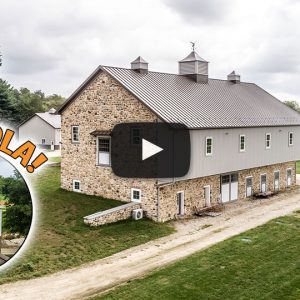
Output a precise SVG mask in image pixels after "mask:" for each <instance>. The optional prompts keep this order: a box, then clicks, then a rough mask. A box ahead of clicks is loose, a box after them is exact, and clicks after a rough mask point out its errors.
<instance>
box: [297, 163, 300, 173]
mask: <svg viewBox="0 0 300 300" xmlns="http://www.w3.org/2000/svg"><path fill="white" fill-rule="evenodd" d="M296 173H297V174H300V161H297V164H296Z"/></svg>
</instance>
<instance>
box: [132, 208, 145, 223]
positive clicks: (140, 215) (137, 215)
mask: <svg viewBox="0 0 300 300" xmlns="http://www.w3.org/2000/svg"><path fill="white" fill-rule="evenodd" d="M132 218H133V219H134V220H140V219H142V218H143V210H142V209H141V208H138V209H134V210H133V211H132Z"/></svg>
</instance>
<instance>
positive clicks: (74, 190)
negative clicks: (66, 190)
mask: <svg viewBox="0 0 300 300" xmlns="http://www.w3.org/2000/svg"><path fill="white" fill-rule="evenodd" d="M75 183H79V189H76V188H75ZM73 192H77V193H80V192H81V182H80V180H76V179H74V180H73Z"/></svg>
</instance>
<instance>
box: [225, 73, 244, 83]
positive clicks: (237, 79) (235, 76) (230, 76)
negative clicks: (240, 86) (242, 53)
mask: <svg viewBox="0 0 300 300" xmlns="http://www.w3.org/2000/svg"><path fill="white" fill-rule="evenodd" d="M227 80H228V81H230V82H232V83H240V82H241V76H240V75H239V74H237V73H235V71H232V72H231V73H230V74H228V75H227Z"/></svg>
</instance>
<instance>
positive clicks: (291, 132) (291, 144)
mask: <svg viewBox="0 0 300 300" xmlns="http://www.w3.org/2000/svg"><path fill="white" fill-rule="evenodd" d="M291 134H292V135H293V138H292V143H290V135H291ZM288 139H289V141H288V142H289V147H291V146H294V132H293V131H289V135H288Z"/></svg>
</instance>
